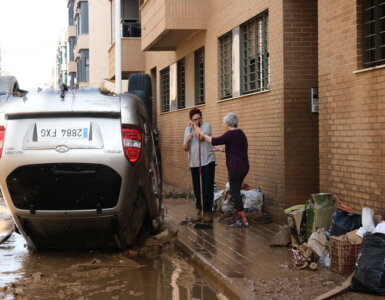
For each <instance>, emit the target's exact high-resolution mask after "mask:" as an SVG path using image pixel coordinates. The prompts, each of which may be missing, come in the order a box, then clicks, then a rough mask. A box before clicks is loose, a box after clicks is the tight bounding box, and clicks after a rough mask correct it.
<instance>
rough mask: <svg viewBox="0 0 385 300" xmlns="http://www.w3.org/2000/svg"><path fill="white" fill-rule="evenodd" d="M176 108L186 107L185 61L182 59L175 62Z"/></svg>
mask: <svg viewBox="0 0 385 300" xmlns="http://www.w3.org/2000/svg"><path fill="white" fill-rule="evenodd" d="M177 73H178V74H177V89H178V90H177V108H178V109H180V108H185V107H186V76H185V59H184V58H182V59H181V60H179V61H178V62H177Z"/></svg>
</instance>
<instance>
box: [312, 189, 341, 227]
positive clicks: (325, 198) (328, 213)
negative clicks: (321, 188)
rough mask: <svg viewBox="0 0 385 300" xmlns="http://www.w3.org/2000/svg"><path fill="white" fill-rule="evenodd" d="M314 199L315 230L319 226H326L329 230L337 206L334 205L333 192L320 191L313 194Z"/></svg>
mask: <svg viewBox="0 0 385 300" xmlns="http://www.w3.org/2000/svg"><path fill="white" fill-rule="evenodd" d="M311 197H312V199H313V201H314V222H313V230H312V231H313V232H315V231H317V229H318V228H325V230H328V229H329V227H330V225H331V224H332V216H333V213H334V211H335V210H336V207H335V206H334V199H333V194H332V193H318V194H312V195H311Z"/></svg>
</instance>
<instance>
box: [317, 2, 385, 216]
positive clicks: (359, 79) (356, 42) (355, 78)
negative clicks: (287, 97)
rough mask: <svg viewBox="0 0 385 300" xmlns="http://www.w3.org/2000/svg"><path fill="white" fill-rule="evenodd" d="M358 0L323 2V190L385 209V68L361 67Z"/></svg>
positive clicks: (352, 202) (356, 206)
mask: <svg viewBox="0 0 385 300" xmlns="http://www.w3.org/2000/svg"><path fill="white" fill-rule="evenodd" d="M355 4H356V1H352V2H349V3H348V2H346V1H343V0H336V1H319V87H320V115H319V118H320V122H319V139H320V189H321V191H324V192H332V193H335V194H337V195H339V196H340V198H341V199H342V200H343V201H344V202H346V203H347V204H348V205H350V206H352V207H353V208H354V209H355V210H356V211H358V212H360V211H361V209H362V205H369V206H370V207H372V208H373V209H375V211H377V212H379V213H381V212H383V209H384V208H385V201H384V199H383V195H384V193H385V184H384V179H383V178H384V175H385V171H384V167H385V156H384V153H385V147H384V141H385V137H384V129H385V122H384V120H385V89H384V88H385V83H384V82H385V68H376V69H367V70H364V71H361V72H356V71H357V70H361V69H362V67H361V62H360V59H361V57H360V50H361V49H360V27H359V11H360V9H359V8H357V7H356V5H355Z"/></svg>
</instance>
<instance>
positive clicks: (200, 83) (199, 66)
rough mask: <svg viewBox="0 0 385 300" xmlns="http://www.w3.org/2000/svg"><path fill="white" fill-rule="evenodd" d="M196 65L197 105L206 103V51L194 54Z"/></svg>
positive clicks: (201, 50) (202, 50)
mask: <svg viewBox="0 0 385 300" xmlns="http://www.w3.org/2000/svg"><path fill="white" fill-rule="evenodd" d="M194 63H195V70H194V72H195V105H199V104H204V103H205V49H204V48H203V47H202V48H200V49H198V50H196V51H195V52H194Z"/></svg>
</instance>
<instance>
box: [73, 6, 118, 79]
mask: <svg viewBox="0 0 385 300" xmlns="http://www.w3.org/2000/svg"><path fill="white" fill-rule="evenodd" d="M67 6H68V30H67V43H68V57H67V72H68V84H69V85H71V86H72V85H74V84H75V83H77V84H78V85H79V86H84V87H87V86H93V87H95V86H96V87H100V86H103V85H104V84H105V80H106V79H108V74H109V73H108V72H109V57H108V49H109V48H110V47H111V30H110V29H111V13H110V11H111V4H110V2H109V1H94V0H90V1H87V0H68V4H67Z"/></svg>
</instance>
